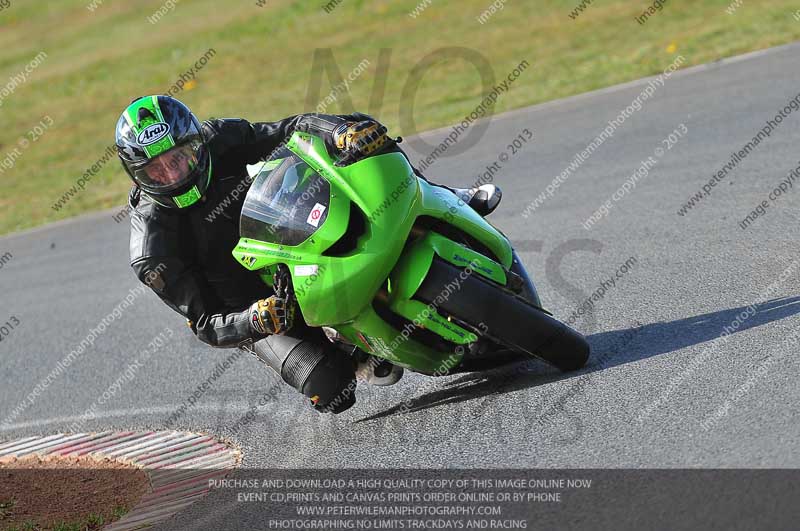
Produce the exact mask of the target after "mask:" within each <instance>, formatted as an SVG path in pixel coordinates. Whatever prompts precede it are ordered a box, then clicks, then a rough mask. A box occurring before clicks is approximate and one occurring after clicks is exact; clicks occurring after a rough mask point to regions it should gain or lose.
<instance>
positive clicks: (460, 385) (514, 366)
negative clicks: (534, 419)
mask: <svg viewBox="0 0 800 531" xmlns="http://www.w3.org/2000/svg"><path fill="white" fill-rule="evenodd" d="M749 308H750V306H742V307H740V308H732V309H729V310H721V311H718V312H712V313H706V314H703V315H698V316H695V317H687V318H685V319H678V320H676V321H670V322H667V323H662V322H659V323H652V324H647V325H643V326H638V327H632V328H625V329H621V330H613V331H610V332H599V333H596V334H592V335H590V336H587V339H588V340H589V343H590V344H591V347H592V354H591V357H590V358H589V362H588V364H587V365H586V367H584V368H583V369H581V370H579V371H575V372H572V373H568V374H562V373H560V372H557V371H556V370H555V369H553V368H552V367H550V366H549V365H546V364H545V363H543V362H540V361H538V360H535V359H527V358H526V359H521V360H519V361H514V362H511V363H509V364H507V365H504V366H502V367H498V368H496V369H492V370H490V371H486V372H481V373H471V374H468V375H465V376H462V377H461V378H457V379H455V380H453V381H450V382H448V383H447V384H446V388H444V389H439V390H437V391H433V392H430V393H426V394H424V395H421V396H419V397H416V398H412V399H410V400H407V401H405V402H402V403H400V404H397V405H395V406H392V407H391V408H389V409H386V410H384V411H381V412H379V413H376V414H374V415H371V416H369V417H365V418H363V419H359V420H357V421H356V422H366V421H369V420H376V419H379V418H382V417H386V416H390V415H396V414H403V413H408V412H412V411H420V410H423V409H429V408H432V407H438V406H443V405H447V404H453V403H458V402H463V401H467V400H473V399H476V398H482V397H486V396H490V395H500V394H503V393H509V392H513V391H518V390H521V389H527V388H529V387H534V386H537V385H543V384H547V383H551V382H555V381H559V380H566V379H572V378H578V377H580V376H583V375H585V374H589V373H593V372H596V371H601V370H604V369H608V368H610V367H615V366H617V365H622V364H624V363H631V362H634V361H639V360H643V359H647V358H650V357H653V356H658V355H661V354H667V353H669V352H673V351H676V350H680V349H683V348H686V347H690V346H692V345H697V344H700V343H705V342H707V341H711V340H713V339H715V338H717V337H719V335H720V334H721V333H722V331H723V329H724V328H725V327H730V326H731V325H732V323H734V322H735V321H736V320H737V317H738V316H746V315H749V314H750V313H752V315H750V316H749V317H747V318H746V319H743V317H739V321H740V323H741V324H740V325H739V326H738V327H737V328H736V329H735V331H733V332H731V335H733V334H735V333H738V332H742V331H744V330H748V329H750V328H754V327H756V326H761V325H764V324H767V323H771V322H774V321H778V320H780V319H783V318H785V317H790V316H792V315H795V314H797V313H800V297H783V298H780V299H773V300H771V301H767V302H763V303H760V304H755V305H753V306H752V310H748V309H749ZM745 312H746V313H745Z"/></svg>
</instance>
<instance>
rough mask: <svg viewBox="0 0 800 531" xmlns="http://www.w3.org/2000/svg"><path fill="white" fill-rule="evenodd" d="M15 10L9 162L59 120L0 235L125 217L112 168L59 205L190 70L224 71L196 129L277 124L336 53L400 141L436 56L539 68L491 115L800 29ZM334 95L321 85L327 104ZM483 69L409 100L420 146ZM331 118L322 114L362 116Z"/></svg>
mask: <svg viewBox="0 0 800 531" xmlns="http://www.w3.org/2000/svg"><path fill="white" fill-rule="evenodd" d="M88 2H89V0H60V1H59V2H27V3H26V2H17V1H14V0H12V6H11V7H10V8H8V9H5V10H3V11H2V12H0V25H2V28H3V31H2V32H0V86H4V85H5V83H6V80H7V79H8V78H9V77H10V76H12V75H14V74H16V73H17V72H19V71H21V70H22V69H23V68H24V66H25V65H26V64H27V63H28V61H30V60H31V59H32V58H33V57H34V56H35V55H36V54H37V53H38V52H40V51H44V52H46V53H47V55H48V57H47V59H46V60H45V62H44V63H43V64H42V65H41V66H40V67H39V68H38V69H36V70H35V72H34V73H33V75H32V76H31V79H30V80H29V81H28V82H27V83H25V84H24V85H22V86H20V87H18V88H17V89H16V91H15V93H14V94H12V95H10V96H8V97H7V98H5V100H4V103H3V106H2V107H1V108H0V116H2V123H3V127H2V128H0V159H2V158H5V154H6V153H8V152H9V151H10V150H12V149H14V147H15V146H17V142H18V140H19V138H20V137H21V136H24V135H25V134H26V132H27V131H28V130H30V129H31V128H32V127H33V126H35V125H36V124H37V123H39V122H40V120H41V119H42V117H43V116H50V117H51V118H52V120H53V126H52V127H50V128H49V130H47V131H46V132H45V134H44V135H43V136H42V137H41V139H39V140H38V141H37V142H35V143H32V144H30V146H29V147H28V148H27V149H25V150H24V151H22V155H21V157H20V158H19V160H17V162H16V164H15V165H14V167H13V168H11V169H10V170H6V171H5V172H4V173H2V174H0V184H1V185H2V186H1V187H0V233H7V232H11V231H15V230H19V229H23V228H27V227H31V226H34V225H39V224H42V223H45V222H50V221H54V220H57V219H61V218H65V217H69V216H74V215H76V214H79V213H82V212H86V211H90V210H96V209H101V208H109V207H112V206H116V205H122V204H123V203H124V201H125V196H126V193H127V190H128V188H129V186H130V184H129V181H128V180H127V177H126V176H125V175H124V173H123V171H122V169H121V168H120V166H119V164H118V163H117V162H116V161H112V162H111V163H109V164H107V165H105V166H104V167H103V168H102V169H101V170H100V172H99V174H98V175H96V176H95V177H93V178H92V180H91V181H90V182H89V183H88V184H87V185H86V189H85V190H83V191H82V192H81V193H79V194H78V195H77V196H76V197H75V198H73V199H72V200H71V201H70V202H69V203H68V204H67V206H66V207H65V208H64V209H62V210H60V211H58V212H56V211H54V210H53V209H52V208H51V205H52V204H53V203H54V202H55V201H56V200H57V199H59V198H60V197H61V196H62V194H64V192H66V191H67V190H68V189H69V187H70V186H72V185H74V184H75V182H76V181H77V179H78V178H79V177H80V176H81V175H82V174H83V173H84V171H85V170H86V169H87V168H88V167H91V166H92V164H93V163H95V161H97V160H98V158H100V157H101V156H102V154H103V151H104V149H105V148H106V147H107V146H108V145H109V144H110V143H111V142H113V133H114V125H115V123H116V120H117V118H118V116H119V113H120V112H121V111H122V109H123V108H124V107H125V105H126V104H127V103H128V102H129V101H130V100H131V99H132V98H133V97H135V96H139V95H144V94H149V93H156V92H165V91H166V90H168V88H169V87H170V86H171V85H172V84H173V82H174V81H175V80H176V79H177V77H178V76H179V75H180V74H181V73H182V72H184V71H185V70H187V69H188V68H189V67H190V66H191V65H192V64H193V63H194V62H195V60H196V59H197V58H199V57H200V56H201V55H202V54H204V53H205V52H206V50H208V49H209V48H211V47H213V48H214V49H215V50H216V55H215V56H214V57H213V58H211V59H210V61H209V63H208V64H207V65H206V66H205V68H204V69H203V70H202V71H201V72H200V73H199V74H198V75H197V83H196V85H195V86H194V87H193V88H192V89H191V90H185V91H183V92H182V93H180V94H179V95H178V97H179V98H181V99H182V100H184V101H185V102H186V103H187V104H188V105H189V106H190V107H192V109H193V110H194V111H195V112H196V113H197V114H198V115H199V116H200V117H201V119H202V118H204V117H209V116H217V117H224V116H242V117H245V118H248V119H250V120H253V121H259V120H274V119H278V118H282V117H284V116H287V115H290V114H296V113H299V112H307V111H311V110H313V107H314V106H315V105H310V106H307V105H306V103H305V102H306V97H307V91H308V85H309V79H310V77H311V60H312V57H313V54H314V49H315V48H332V49H333V53H334V57H335V60H336V62H337V63H338V66H339V70H340V71H341V73H342V75H344V76H346V75H347V74H348V73H349V72H350V71H351V70H352V69H353V67H354V66H355V65H357V64H358V63H359V62H360V61H362V60H363V59H365V58H366V59H368V60H369V61H370V64H369V66H368V68H367V70H366V72H365V73H364V74H363V75H361V76H360V77H359V78H357V79H356V80H355V81H354V82H353V83H352V85H351V91H350V95H349V99H350V101H352V104H353V106H354V107H355V108H357V109H359V110H365V111H369V112H371V113H374V114H375V115H376V116H377V117H379V118H380V119H381V120H382V121H383V122H385V123H387V124H388V125H389V126H390V127H391V129H392V132H393V133H395V134H401V135H409V134H413V132H414V131H409V130H403V129H402V128H401V127H399V125H400V110H401V108H404V109H406V110H407V109H408V108H409V102H404V101H402V98H401V95H402V90H403V87H404V85H405V83H406V80H407V79H408V75H409V72H410V71H411V69H412V68H413V66H414V65H415V64H417V63H418V62H419V61H420V60H421V59H422V58H423V57H424V56H426V55H427V54H429V53H431V52H433V51H434V50H436V49H437V48H441V47H446V46H461V47H468V48H472V49H476V50H478V51H480V53H481V54H483V55H484V56H485V57H486V58H487V60H488V61H489V63H490V64H491V66H492V68H493V70H494V72H495V75H496V77H497V79H498V80H499V79H501V78H502V77H504V76H505V75H506V74H507V73H508V72H509V71H510V70H511V69H512V68H513V67H514V66H515V65H517V64H518V63H519V62H520V61H522V60H527V61H528V62H529V63H530V65H531V66H530V67H529V68H528V69H527V70H526V71H525V72H524V73H523V74H522V76H521V77H520V78H519V79H518V80H517V81H516V82H515V83H514V84H513V85H512V89H511V91H510V92H509V93H506V94H503V95H502V96H501V97H500V99H499V100H498V102H497V105H496V108H495V110H496V111H497V112H502V111H507V110H510V109H514V108H518V107H522V106H526V105H531V104H534V103H538V102H542V101H546V100H550V99H554V98H559V97H564V96H569V95H572V94H577V93H581V92H585V91H589V90H592V89H597V88H601V87H605V86H608V85H612V84H616V83H621V82H624V81H628V80H631V79H636V78H639V77H643V76H647V75H651V74H656V73H658V72H660V71H661V70H663V68H664V67H665V66H666V65H668V64H669V63H670V62H671V61H672V60H673V58H674V57H675V56H676V55H677V54H682V55H683V56H684V57H685V58H686V62H685V63H684V65H683V66H684V67H686V66H691V65H695V64H700V63H705V62H709V61H713V60H716V59H719V58H722V57H727V56H731V55H736V54H740V53H743V52H747V51H751V50H756V49H761V48H766V47H769V46H774V45H778V44H782V43H786V42H790V41H793V40H795V39H797V38H798V36H799V35H800V22H797V21H796V20H795V19H794V18H793V17H792V13H793V12H794V11H795V10H796V9H797V7H798V6H797V4H796V1H794V0H772V1H769V0H762V1H760V2H755V1H752V0H744V3H743V4H742V6H741V7H739V8H738V10H737V11H736V13H735V14H734V15H732V16H731V15H728V14H726V13H725V8H726V7H727V6H728V5H730V3H731V2H730V0H704V1H703V2H696V1H691V0H673V1H670V2H669V3H668V4H666V5H665V6H664V8H663V10H662V11H661V12H659V13H657V14H655V15H653V16H652V17H651V18H650V19H649V20H648V21H647V23H646V24H644V25H639V24H637V23H636V21H635V20H634V17H635V16H637V15H639V14H640V13H641V12H642V10H643V9H644V8H645V7H646V6H647V5H649V4H652V2H641V1H634V2H631V1H630V0H603V1H602V2H599V1H598V2H595V3H594V4H592V5H590V6H589V7H588V8H587V9H586V11H584V12H583V13H582V14H581V15H580V16H579V17H578V18H577V19H576V20H572V19H570V18H569V17H568V14H569V13H570V11H571V10H572V9H573V8H574V7H575V6H576V5H577V4H578V0H536V1H529V2H524V3H523V2H508V3H507V4H506V7H505V8H504V9H503V10H501V11H499V12H498V13H496V14H494V15H493V16H492V17H491V18H490V19H489V20H488V22H486V23H485V24H483V25H481V24H480V23H479V22H478V21H477V20H476V18H477V17H478V15H480V14H481V12H483V11H484V10H485V9H487V7H488V6H489V4H490V3H491V2H490V1H489V0H461V1H458V2H456V1H445V0H433V2H432V3H431V5H430V6H429V7H428V8H427V9H426V10H425V11H423V12H422V13H421V14H420V15H419V16H418V17H417V18H416V19H413V18H411V17H410V16H409V15H408V13H409V12H410V11H411V10H412V9H413V8H414V7H415V6H416V5H417V0H406V1H400V2H389V1H388V0H373V1H367V0H342V2H341V3H340V5H339V6H338V7H336V8H335V9H334V10H333V12H332V13H330V14H328V13H326V12H325V11H324V10H323V9H322V5H323V4H325V3H326V2H324V1H322V0H319V1H318V2H288V1H286V0H268V1H267V3H266V7H263V8H260V7H257V6H256V3H255V1H254V0H252V1H244V2H232V3H224V4H223V3H220V2H218V1H211V0H194V1H192V2H180V3H178V4H177V5H176V7H175V9H174V10H173V11H171V12H169V13H167V14H166V15H165V16H164V18H163V19H162V20H161V21H160V22H158V23H157V24H155V25H152V24H150V23H149V22H148V21H147V17H148V16H149V15H152V14H153V13H154V12H155V11H156V10H157V9H158V8H159V7H160V6H161V5H162V4H163V0H148V1H140V2H119V1H112V0H105V2H104V3H103V4H101V5H100V6H98V8H97V9H96V10H95V11H94V12H93V13H92V12H90V11H89V10H88V9H87V8H86V5H87V4H88ZM380 48H391V49H392V53H391V63H390V68H389V70H388V73H387V75H386V91H385V95H384V98H383V104H382V105H381V106H380V107H379V108H370V106H369V102H370V95H371V90H372V87H373V84H374V78H375V73H376V69H377V67H378V50H379V49H380ZM330 88H331V83H330V81H329V80H328V78H327V77H326V76H324V77H323V86H322V89H321V94H320V95H319V97H324V96H325V95H326V94H327V93H328V91H329V90H330ZM480 99H481V88H480V76H479V74H478V72H477V71H476V69H475V68H474V66H472V65H470V64H468V63H466V62H464V61H461V60H451V61H444V62H441V63H440V64H438V65H437V66H435V67H434V68H432V69H431V70H429V71H428V72H427V73H426V74H425V76H424V78H423V80H422V83H421V84H420V88H419V91H418V92H417V94H416V98H415V107H414V119H415V120H416V125H417V128H418V129H420V130H424V129H427V128H432V127H436V126H442V125H447V124H450V123H454V122H456V121H460V120H461V118H462V117H463V116H464V115H466V114H468V113H469V112H470V111H471V110H472V109H473V108H474V107H475V106H476V105H477V104H478V102H479V101H480ZM342 102H343V98H340V100H339V102H337V104H334V105H332V106H331V107H329V108H328V109H327V111H328V112H344V111H350V110H353V109H352V108H348V106H342V105H340V104H341V103H342Z"/></svg>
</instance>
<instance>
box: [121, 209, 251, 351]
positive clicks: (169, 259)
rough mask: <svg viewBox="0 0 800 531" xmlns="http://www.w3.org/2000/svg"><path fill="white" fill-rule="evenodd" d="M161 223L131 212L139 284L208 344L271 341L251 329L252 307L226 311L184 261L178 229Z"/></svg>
mask: <svg viewBox="0 0 800 531" xmlns="http://www.w3.org/2000/svg"><path fill="white" fill-rule="evenodd" d="M140 208H141V207H140ZM145 208H147V207H145ZM159 221H160V220H158V219H153V218H152V217H150V216H145V215H143V214H142V212H140V211H139V210H138V209H134V210H133V212H132V213H131V249H130V250H131V267H133V270H134V272H135V273H136V276H137V277H138V278H139V280H141V281H142V282H143V283H145V284H146V285H148V286H149V287H150V288H151V289H152V290H153V291H154V292H155V293H156V295H158V296H159V297H160V298H161V300H163V301H164V302H165V303H166V304H167V305H168V306H169V307H170V308H172V309H173V310H175V311H176V312H178V313H179V314H181V315H183V316H184V317H185V318H186V319H188V320H189V321H190V322H191V324H190V326H191V328H192V331H194V332H195V333H196V334H197V337H198V339H200V340H201V341H203V342H204V343H208V344H209V345H211V346H214V347H228V346H236V345H238V344H241V343H242V342H244V341H247V340H250V339H253V340H257V339H261V338H263V337H265V336H264V335H263V334H259V333H258V332H256V331H255V330H253V327H252V326H251V325H250V311H249V308H242V309H241V311H233V312H231V311H221V309H222V308H224V305H223V304H222V303H221V301H219V300H217V297H216V296H215V295H214V293H213V290H211V289H210V287H209V285H208V282H207V281H206V279H205V277H203V275H202V274H201V273H200V272H199V271H198V270H197V268H195V267H194V266H193V265H192V264H191V262H190V260H188V259H186V258H184V257H182V254H183V253H181V244H180V241H181V240H180V238H179V234H178V231H177V227H171V225H172V224H171V223H169V220H163V222H159Z"/></svg>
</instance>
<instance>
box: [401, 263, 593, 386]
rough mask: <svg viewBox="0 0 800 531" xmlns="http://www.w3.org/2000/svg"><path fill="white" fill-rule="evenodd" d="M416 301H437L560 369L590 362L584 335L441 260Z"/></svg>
mask: <svg viewBox="0 0 800 531" xmlns="http://www.w3.org/2000/svg"><path fill="white" fill-rule="evenodd" d="M445 286H457V287H456V289H454V290H451V289H449V288H445ZM447 292H449V296H447V297H445V296H444V294H445V293H447ZM414 298H416V299H419V300H421V301H422V302H425V303H428V304H431V303H433V301H435V300H437V299H438V300H439V301H442V302H441V303H440V304H438V305H437V307H438V309H439V311H440V312H441V313H444V314H445V315H449V316H451V317H452V318H454V319H456V320H458V321H461V322H462V323H464V324H467V325H469V326H471V327H472V328H473V329H475V330H483V331H485V334H483V335H485V336H486V337H488V338H489V339H492V340H494V341H496V342H498V343H500V344H501V345H503V346H505V347H508V348H511V349H513V350H516V351H519V352H525V353H527V354H530V355H532V356H536V357H538V358H541V359H542V360H544V361H546V362H547V363H549V364H551V365H554V366H555V367H557V368H558V369H559V370H561V371H565V372H566V371H574V370H577V369H580V368H581V367H583V366H584V365H585V364H586V361H587V360H588V359H589V350H590V349H589V343H588V342H587V341H586V339H585V338H584V337H583V336H582V335H581V334H580V333H578V332H576V331H575V330H573V329H572V328H570V327H568V326H567V325H565V324H564V323H562V322H560V321H558V320H557V319H554V318H553V317H551V316H549V315H548V314H546V313H545V312H543V311H542V310H540V309H539V308H536V307H534V306H531V305H530V304H528V303H526V302H525V301H523V300H522V299H521V298H519V297H516V296H514V295H513V294H511V293H509V292H507V291H505V290H504V289H502V288H501V287H499V286H496V285H494V284H491V283H490V282H489V281H486V280H483V279H482V278H481V277H480V276H479V275H477V274H474V273H473V274H470V275H467V274H466V272H465V271H464V270H463V269H459V268H457V267H455V266H453V265H451V264H449V263H447V262H445V261H443V260H441V259H439V258H434V260H433V264H432V265H431V269H430V271H429V272H428V275H427V276H426V277H425V281H424V282H423V283H422V285H421V286H420V288H419V290H417V293H416V294H415V296H414Z"/></svg>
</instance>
